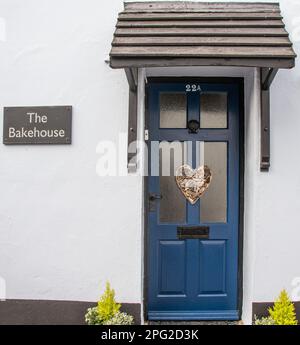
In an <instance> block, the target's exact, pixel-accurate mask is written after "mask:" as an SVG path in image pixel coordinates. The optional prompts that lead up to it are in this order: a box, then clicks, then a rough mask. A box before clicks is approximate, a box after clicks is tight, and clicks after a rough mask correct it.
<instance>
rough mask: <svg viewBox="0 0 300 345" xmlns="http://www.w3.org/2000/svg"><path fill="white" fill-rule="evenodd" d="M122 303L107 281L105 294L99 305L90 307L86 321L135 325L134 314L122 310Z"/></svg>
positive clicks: (96, 323) (92, 323) (89, 323)
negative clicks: (117, 300) (118, 301)
mask: <svg viewBox="0 0 300 345" xmlns="http://www.w3.org/2000/svg"><path fill="white" fill-rule="evenodd" d="M120 308H121V304H120V303H117V302H116V300H115V291H114V290H113V289H111V287H110V284H109V282H107V283H106V289H105V291H104V294H103V295H102V296H101V297H100V300H99V301H98V303H97V306H95V307H93V308H88V310H87V313H86V314H85V322H86V323H87V324H88V325H133V323H134V319H133V316H131V315H129V314H127V313H124V312H121V311H120Z"/></svg>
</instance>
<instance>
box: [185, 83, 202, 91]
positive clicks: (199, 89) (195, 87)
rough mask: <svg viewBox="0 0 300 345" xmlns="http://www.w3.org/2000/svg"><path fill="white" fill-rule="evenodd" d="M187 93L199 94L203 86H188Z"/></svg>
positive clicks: (186, 87) (186, 86)
mask: <svg viewBox="0 0 300 345" xmlns="http://www.w3.org/2000/svg"><path fill="white" fill-rule="evenodd" d="M185 91H186V92H197V91H201V86H200V85H199V84H186V85H185Z"/></svg>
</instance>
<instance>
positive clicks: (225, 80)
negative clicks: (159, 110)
mask: <svg viewBox="0 0 300 345" xmlns="http://www.w3.org/2000/svg"><path fill="white" fill-rule="evenodd" d="M147 82H151V83H158V84H159V83H208V84H209V83H211V84H232V83H234V84H237V85H238V87H239V114H240V122H239V126H240V128H239V140H240V141H239V143H240V150H239V153H240V160H239V229H238V301H237V302H238V313H239V319H241V317H242V307H243V247H244V175H245V104H244V78H241V77H148V78H147ZM149 116H150V114H149V105H148V90H147V84H146V85H145V129H148V124H149ZM146 144H147V142H146ZM143 193H144V195H143V198H144V216H143V223H144V224H143V225H144V233H143V237H144V238H143V247H144V251H143V258H142V260H143V263H142V265H143V273H144V274H143V277H142V280H143V291H142V293H143V299H142V304H143V306H142V311H143V319H144V320H146V321H147V320H148V300H147V296H148V271H147V267H148V231H149V228H148V176H144V191H143Z"/></svg>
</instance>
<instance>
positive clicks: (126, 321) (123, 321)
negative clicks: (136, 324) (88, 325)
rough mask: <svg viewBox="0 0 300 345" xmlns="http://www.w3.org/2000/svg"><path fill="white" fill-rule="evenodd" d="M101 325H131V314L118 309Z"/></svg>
mask: <svg viewBox="0 0 300 345" xmlns="http://www.w3.org/2000/svg"><path fill="white" fill-rule="evenodd" d="M103 325H133V316H131V315H128V314H126V313H121V312H119V311H118V312H117V313H116V314H115V315H114V316H113V317H112V318H111V319H109V320H107V321H105V322H104V323H103Z"/></svg>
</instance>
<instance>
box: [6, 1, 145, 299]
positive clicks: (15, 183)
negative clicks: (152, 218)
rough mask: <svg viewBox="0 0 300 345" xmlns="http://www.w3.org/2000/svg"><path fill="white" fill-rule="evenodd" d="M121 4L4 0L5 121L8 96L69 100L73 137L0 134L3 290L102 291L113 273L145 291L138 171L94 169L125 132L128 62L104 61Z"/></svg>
mask: <svg viewBox="0 0 300 345" xmlns="http://www.w3.org/2000/svg"><path fill="white" fill-rule="evenodd" d="M122 7H123V5H122V1H120V0H110V1H99V0H75V1H74V0H59V1H58V0H56V1H53V0H44V1H40V0H27V1H21V0H1V1H0V17H2V18H4V21H5V24H6V41H0V61H1V63H0V125H1V128H0V132H1V133H2V116H3V106H13V105H15V106H17V105H65V104H72V105H73V143H72V145H70V146H47V145H46V146H5V145H3V144H0V191H1V192H0V195H1V197H0V276H2V277H3V278H5V279H6V283H7V298H32V299H66V300H96V298H97V297H98V295H99V294H100V288H101V287H103V285H104V283H105V281H106V280H110V282H111V283H112V285H113V287H115V289H116V292H117V295H118V298H119V299H120V300H121V301H123V302H139V301H140V294H141V292H140V284H141V283H140V275H141V274H140V266H141V265H140V261H141V255H140V246H141V243H140V219H139V217H137V215H138V214H140V205H139V202H138V201H139V200H140V188H139V180H137V178H136V177H98V176H97V174H96V163H97V159H98V157H99V155H97V154H96V146H97V143H98V141H100V140H113V141H114V142H117V141H118V135H119V132H127V108H128V87H127V82H126V79H125V77H124V72H123V71H120V70H112V69H110V68H109V66H108V65H107V64H105V62H104V59H105V58H106V55H107V54H108V53H109V50H110V43H111V39H112V34H113V31H114V25H115V21H116V17H117V13H118V12H119V11H121V10H122ZM1 140H2V139H1ZM124 149H125V150H126V146H125V147H124ZM124 158H125V159H126V157H124ZM100 285H101V286H100Z"/></svg>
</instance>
